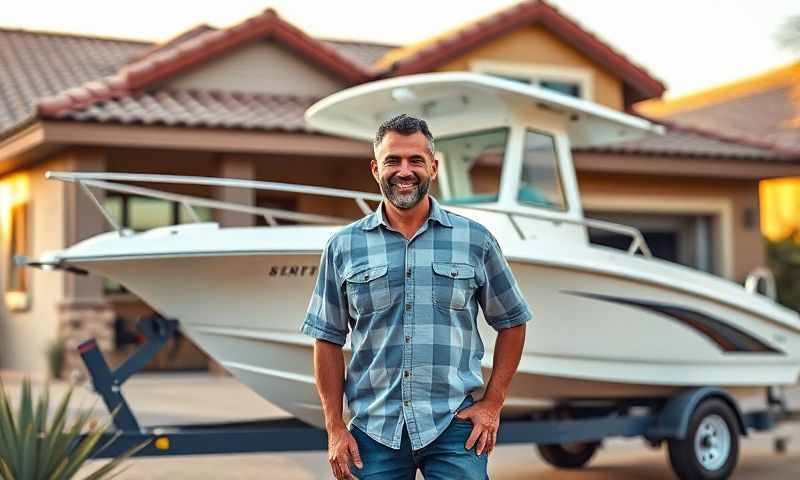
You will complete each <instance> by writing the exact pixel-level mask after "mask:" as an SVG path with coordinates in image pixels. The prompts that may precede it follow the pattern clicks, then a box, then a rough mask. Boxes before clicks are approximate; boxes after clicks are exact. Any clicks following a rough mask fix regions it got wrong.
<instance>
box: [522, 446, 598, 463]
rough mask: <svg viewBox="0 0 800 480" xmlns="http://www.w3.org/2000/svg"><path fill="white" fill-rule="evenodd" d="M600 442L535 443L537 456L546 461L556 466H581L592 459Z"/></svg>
mask: <svg viewBox="0 0 800 480" xmlns="http://www.w3.org/2000/svg"><path fill="white" fill-rule="evenodd" d="M599 446H600V444H599V443H596V442H593V443H570V444H563V445H562V444H560V443H555V444H548V445H545V444H537V445H536V449H537V450H538V451H539V456H540V457H542V460H544V461H545V462H546V463H548V464H550V465H552V466H554V467H557V468H570V469H576V468H582V467H584V466H585V465H586V464H587V463H589V460H591V459H592V457H593V456H594V454H595V452H596V451H597V447H599Z"/></svg>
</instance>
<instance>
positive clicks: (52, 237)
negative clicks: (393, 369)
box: [0, 1, 800, 371]
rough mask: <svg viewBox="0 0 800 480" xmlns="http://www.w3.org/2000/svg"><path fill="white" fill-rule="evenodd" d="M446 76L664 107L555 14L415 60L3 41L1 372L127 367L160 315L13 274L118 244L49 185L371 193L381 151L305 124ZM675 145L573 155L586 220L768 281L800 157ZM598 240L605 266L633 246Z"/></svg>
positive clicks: (162, 212)
mask: <svg viewBox="0 0 800 480" xmlns="http://www.w3.org/2000/svg"><path fill="white" fill-rule="evenodd" d="M453 70H469V71H476V72H483V73H486V74H490V75H498V76H502V77H507V78H511V79H514V80H517V81H520V82H525V83H531V84H538V85H540V86H542V87H545V88H550V89H554V90H557V91H559V92H561V93H563V94H566V95H573V96H577V97H580V98H584V99H587V100H591V101H594V102H597V103H600V104H602V105H605V106H607V107H610V108H613V109H617V110H621V111H629V110H631V108H632V106H633V105H634V104H635V103H637V102H640V101H643V100H648V99H658V98H660V97H661V96H662V94H663V93H664V90H665V86H664V85H663V83H662V82H661V81H659V80H658V79H656V78H654V77H653V76H652V75H651V74H650V73H648V72H647V70H646V69H645V68H644V67H642V66H640V65H638V64H636V63H634V62H633V61H632V60H631V59H629V58H627V57H626V56H625V55H623V54H621V53H620V52H619V51H617V50H615V49H614V48H613V47H611V46H610V45H608V44H607V43H606V42H604V41H603V40H601V39H600V38H599V37H598V36H597V35H595V34H594V33H591V32H589V31H587V30H586V29H585V28H583V27H582V26H580V25H579V24H578V23H577V22H576V21H575V20H573V19H570V18H568V17H567V16H566V15H564V14H563V13H561V12H560V11H558V10H557V9H556V8H554V7H552V6H551V5H549V4H548V3H546V2H544V1H527V2H523V3H520V4H518V5H516V6H513V7H511V8H509V9H506V10H503V11H501V12H498V13H496V14H493V15H490V16H488V17H486V18H483V19H480V20H478V21H475V22H471V23H469V24H467V25H464V26H461V27H458V28H455V29H453V30H450V31H448V32H446V33H444V34H442V35H439V36H437V37H434V38H432V39H428V40H425V41H423V42H420V43H417V44H413V45H408V46H387V45H373V44H367V43H360V42H346V41H332V40H324V39H319V38H313V37H311V36H309V35H307V34H306V33H304V32H303V31H302V30H301V29H300V28H298V27H297V26H295V25H292V24H290V23H288V22H286V21H285V20H283V19H282V18H281V17H280V16H279V15H278V14H277V13H276V12H275V11H273V10H270V9H268V10H266V11H264V12H262V13H260V14H258V15H256V16H254V17H252V18H249V19H247V20H245V21H243V22H241V23H239V24H237V25H234V26H231V27H228V28H215V27H211V26H207V25H202V26H199V27H196V28H194V29H192V30H190V31H187V32H185V33H182V34H180V35H178V36H177V37H175V38H174V39H172V40H170V41H168V42H165V43H163V44H156V45H153V44H148V43H142V42H131V41H124V40H116V39H104V38H95V37H86V36H76V35H63V34H54V33H46V32H29V31H21V30H7V29H6V30H0V102H2V105H3V106H2V109H0V208H1V209H2V210H1V211H0V215H1V216H2V219H3V223H2V242H3V244H2V245H3V248H2V253H3V261H2V269H3V272H2V273H3V275H2V278H3V280H4V286H3V289H4V300H5V302H4V303H5V309H6V312H5V314H4V315H2V320H0V368H2V369H26V370H33V371H42V370H43V369H44V368H45V355H44V352H45V350H46V349H47V347H48V345H50V344H51V343H52V342H54V341H64V342H65V343H66V346H67V348H68V349H69V351H74V348H75V346H76V345H77V343H78V342H79V341H80V340H83V339H85V338H86V337H88V336H95V337H97V338H98V340H99V344H100V346H101V349H102V350H104V351H105V352H107V353H109V354H112V355H114V354H116V355H117V356H118V357H119V356H121V355H123V354H124V353H125V351H126V350H125V348H126V347H125V346H124V345H120V344H122V343H124V342H125V341H126V340H128V339H130V338H133V337H134V336H132V335H131V334H130V332H129V328H130V324H131V323H132V322H133V321H134V320H135V319H136V317H138V316H140V315H143V314H146V313H148V312H149V307H148V306H147V305H146V304H144V303H143V302H142V301H141V300H140V299H138V298H137V297H136V296H135V295H133V294H131V293H130V292H126V291H124V289H120V287H119V286H118V285H114V284H112V283H110V282H106V281H103V280H102V279H99V278H93V277H85V276H76V275H71V274H62V273H51V272H41V271H38V270H32V269H25V268H21V267H18V266H15V265H14V264H13V262H12V258H13V257H14V256H15V255H28V256H32V257H36V256H38V255H40V254H41V253H42V252H43V251H46V250H52V249H60V248H63V247H65V246H68V245H71V244H73V243H75V242H77V241H79V240H82V239H85V238H88V237H90V236H92V235H94V234H96V233H99V232H101V231H103V230H106V229H107V225H105V223H104V222H105V219H104V217H103V216H102V215H101V214H100V213H99V212H98V210H97V209H96V208H95V205H93V204H92V202H91V200H90V199H89V198H88V197H87V196H86V195H84V194H83V192H82V191H81V190H80V189H79V188H77V187H76V185H74V184H68V183H61V182H57V181H49V180H45V178H44V173H45V172H46V171H47V170H75V171H106V172H144V173H147V172H157V173H167V174H182V175H201V176H222V177H231V178H242V179H258V180H270V181H278V182H289V183H301V184H309V185H320V186H329V187H336V188H345V189H356V190H362V191H377V185H375V183H374V181H373V180H372V179H371V177H370V175H369V174H368V170H367V169H368V160H369V158H370V156H371V147H370V145H369V144H367V143H364V142H358V141H354V140H349V139H343V138H335V137H331V136H327V135H322V134H320V133H318V132H314V131H313V130H310V129H309V128H307V126H306V125H305V124H304V122H303V112H304V110H305V109H306V108H307V107H308V106H309V105H311V104H312V103H313V102H314V101H316V100H317V99H319V98H321V97H324V96H326V95H328V94H330V93H333V92H336V91H338V90H341V89H343V88H346V87H349V86H352V85H356V84H360V83H364V82H367V81H370V80H373V79H379V78H387V77H392V76H396V75H406V74H413V73H420V72H435V71H453ZM668 126H669V129H668V133H667V134H666V135H665V136H663V137H659V138H649V139H644V140H639V141H633V142H626V143H620V144H614V145H609V146H603V147H592V148H585V149H580V150H576V151H575V152H574V161H575V165H576V170H577V177H578V182H579V188H580V190H581V195H582V199H583V204H584V209H585V211H586V213H587V215H588V216H590V217H594V218H601V219H608V220H613V221H618V222H621V223H627V224H631V225H634V226H636V227H638V228H640V229H641V230H642V231H643V232H644V235H645V238H646V239H647V241H648V242H649V244H650V246H651V249H652V250H653V252H654V254H655V255H657V256H660V257H663V258H666V259H670V260H673V261H676V262H681V263H684V264H686V265H691V266H693V267H696V268H700V269H703V270H707V271H709V272H713V273H715V274H718V275H720V276H723V277H726V278H729V279H731V280H735V281H739V282H741V281H742V280H743V279H744V278H745V276H746V275H747V273H748V272H749V271H750V270H752V269H753V268H756V267H758V266H761V265H762V264H763V263H764V252H763V246H762V237H761V232H760V231H759V197H758V194H759V181H760V180H762V179H765V178H776V177H786V176H792V175H797V174H798V172H800V162H799V161H798V160H800V156H798V155H796V154H794V153H787V152H785V151H783V150H781V149H777V148H771V147H769V146H765V145H762V144H760V143H757V142H753V141H751V140H749V139H745V138H741V137H739V136H736V135H723V134H718V133H711V132H709V131H707V130H706V129H702V128H696V127H691V126H688V127H686V126H682V125H679V124H672V123H670V124H668ZM434 133H435V132H434ZM298 167H300V168H298ZM495 170H496V168H495ZM495 170H492V169H491V168H490V169H482V170H481V171H479V172H476V173H475V175H476V176H477V177H478V178H476V179H475V180H476V181H480V182H481V183H482V184H484V185H488V186H489V188H491V186H492V184H493V182H495V183H496V181H495V179H496V177H497V171H495ZM162 187H163V186H162ZM171 191H174V192H177V193H191V194H197V195H202V196H207V197H210V198H215V199H221V200H226V201H235V202H240V203H243V204H248V205H257V206H264V207H270V206H275V207H281V208H287V209H291V210H295V211H299V212H312V213H318V214H329V215H336V216H349V217H352V218H356V217H357V216H359V212H358V210H357V209H356V208H355V206H352V205H350V202H344V203H341V202H336V201H331V200H329V199H322V200H320V199H318V198H314V197H309V196H306V195H301V194H287V193H279V192H278V193H276V192H263V191H254V190H247V189H234V188H230V187H204V186H187V185H177V186H174V188H172V190H171ZM97 194H98V198H99V199H100V201H101V202H103V204H104V205H105V206H106V207H107V208H108V209H109V210H110V211H111V212H113V213H114V215H115V217H116V221H117V222H119V223H120V224H122V225H124V226H126V227H129V228H133V229H137V230H138V229H146V228H151V227H155V226H158V225H163V224H166V223H171V222H183V221H189V219H187V218H184V213H183V212H182V210H181V209H180V208H178V207H179V206H178V205H177V204H175V203H172V202H169V201H160V200H153V199H144V198H141V197H135V196H125V195H117V194H102V192H97ZM199 213H200V216H201V217H202V218H203V219H213V220H214V221H217V222H219V223H220V224H222V225H225V226H232V225H254V224H259V222H263V220H261V219H259V218H256V217H251V216H246V215H242V214H240V213H235V212H219V211H211V210H203V209H199ZM591 236H592V240H593V241H595V242H597V243H601V244H606V245H610V246H620V245H621V244H622V243H621V242H622V241H623V239H622V238H620V237H617V236H614V235H603V234H602V233H600V232H591ZM287 321H292V320H291V319H287ZM295 321H297V322H298V324H299V322H300V321H301V319H295ZM172 353H174V354H175V355H174V358H173V359H172V360H171V363H169V365H171V366H172V367H176V366H177V367H204V366H205V365H206V363H207V359H206V358H205V357H204V356H203V355H202V354H201V353H200V352H199V351H197V350H196V349H195V348H194V347H193V346H192V345H191V343H190V342H182V343H179V344H176V345H175V350H174V351H173V352H172ZM165 355H167V354H165ZM168 360H169V359H167V358H161V359H159V360H158V361H157V362H156V364H157V365H158V364H165V363H167V362H168ZM70 362H73V363H74V362H75V358H74V355H72V356H71V357H70Z"/></svg>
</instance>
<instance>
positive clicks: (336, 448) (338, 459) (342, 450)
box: [328, 423, 364, 480]
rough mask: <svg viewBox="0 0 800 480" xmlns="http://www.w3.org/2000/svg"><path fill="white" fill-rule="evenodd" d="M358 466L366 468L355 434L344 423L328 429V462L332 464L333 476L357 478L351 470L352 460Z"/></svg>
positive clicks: (342, 479) (340, 478) (339, 478)
mask: <svg viewBox="0 0 800 480" xmlns="http://www.w3.org/2000/svg"><path fill="white" fill-rule="evenodd" d="M351 461H352V463H354V464H355V465H356V467H358V468H364V464H363V463H361V455H360V454H359V453H358V443H356V439H355V438H353V434H352V433H350V431H349V430H347V427H346V426H345V425H344V423H342V424H341V425H340V426H337V427H334V428H330V429H328V462H329V463H330V464H331V470H332V471H333V476H334V477H336V478H337V479H338V480H349V479H351V478H355V477H354V476H353V474H352V473H351V472H350V462H351Z"/></svg>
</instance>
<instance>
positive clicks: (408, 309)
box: [406, 303, 411, 312]
mask: <svg viewBox="0 0 800 480" xmlns="http://www.w3.org/2000/svg"><path fill="white" fill-rule="evenodd" d="M406 311H407V312H410V311H411V304H410V303H406Z"/></svg>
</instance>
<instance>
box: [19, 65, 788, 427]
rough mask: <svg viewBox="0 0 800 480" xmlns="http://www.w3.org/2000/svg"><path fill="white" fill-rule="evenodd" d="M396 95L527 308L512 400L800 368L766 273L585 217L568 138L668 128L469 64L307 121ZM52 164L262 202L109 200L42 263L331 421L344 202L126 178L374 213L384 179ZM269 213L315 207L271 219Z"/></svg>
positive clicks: (647, 388) (659, 388)
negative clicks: (328, 347)
mask: <svg viewBox="0 0 800 480" xmlns="http://www.w3.org/2000/svg"><path fill="white" fill-rule="evenodd" d="M395 112H406V113H410V114H415V115H419V116H421V117H423V118H425V119H427V120H428V122H429V124H430V126H431V130H432V131H433V132H434V134H435V135H436V136H437V143H436V144H437V150H438V153H437V157H438V159H439V161H440V178H439V182H438V183H439V184H438V188H437V191H436V195H437V196H438V198H439V199H440V201H441V202H442V203H443V204H444V206H445V208H447V209H449V210H451V211H453V212H456V213H458V214H460V215H464V216H467V217H470V218H473V219H475V220H477V221H479V222H481V223H482V224H484V225H485V226H486V227H487V228H488V229H489V230H490V231H492V232H493V234H494V235H495V236H496V237H497V239H498V241H499V243H500V245H501V247H502V249H503V251H504V254H505V255H506V257H507V259H508V261H509V263H510V265H511V267H512V269H513V271H514V274H515V276H516V278H517V280H518V282H519V284H520V287H521V289H522V291H523V293H524V295H525V296H526V298H527V300H528V301H529V303H530V306H531V309H532V311H533V314H534V320H533V321H532V322H531V323H529V324H528V334H527V338H526V341H525V348H524V353H523V357H522V360H521V362H520V366H519V370H518V373H517V375H516V376H515V377H514V380H513V382H512V384H511V387H510V392H509V398H508V407H507V408H506V409H505V410H504V412H506V413H513V412H519V411H524V410H526V409H533V408H536V407H537V406H539V405H540V402H541V401H543V400H544V401H550V402H552V401H568V400H580V399H599V398H614V399H619V398H642V397H654V396H666V395H669V394H672V393H675V392H676V391H678V390H681V389H685V388H689V387H696V386H718V387H723V388H725V389H728V390H729V391H731V392H732V393H734V394H743V393H745V392H750V391H752V389H753V388H754V387H759V388H760V387H765V386H773V385H787V384H793V383H795V382H797V380H798V374H799V373H800V318H798V315H797V313H795V312H793V311H791V310H789V309H787V308H784V307H782V306H781V305H779V304H777V303H776V302H775V301H774V300H773V299H771V298H769V297H768V296H765V295H762V294H760V293H758V292H757V288H755V284H756V283H758V282H757V277H755V276H754V277H752V278H751V279H749V281H748V287H747V288H745V287H744V286H741V285H738V284H736V283H734V282H731V281H729V280H726V279H723V278H720V277H717V276H714V275H711V274H708V273H704V272H701V271H697V270H694V269H691V268H688V267H685V266H682V265H678V264H675V263H670V262H667V261H663V260H659V259H656V258H653V257H652V256H651V255H650V252H649V250H648V248H647V245H646V243H645V241H644V239H643V237H642V235H641V234H640V233H639V232H638V231H637V230H636V229H634V228H632V227H628V226H623V225H617V224H612V223H608V222H601V221H596V220H589V219H586V218H584V216H583V211H582V208H581V202H580V196H579V192H578V188H577V182H576V178H575V172H574V168H573V164H572V159H571V156H570V148H571V146H576V145H588V144H598V143H603V142H611V141H618V140H624V139H633V138H637V137H640V136H642V135H651V134H658V133H659V132H660V127H659V126H657V125H654V124H652V123H650V122H648V121H646V120H643V119H641V118H637V117H633V116H630V115H626V114H623V113H620V112H617V111H613V110H610V109H607V108H604V107H601V106H598V105H596V104H593V103H590V102H587V101H583V100H579V99H574V98H570V97H567V96H564V95H560V94H558V93H554V92H549V91H546V90H543V89H540V88H538V87H535V86H529V85H523V84H519V83H515V82H512V81H508V80H503V79H497V78H491V77H488V76H482V75H475V74H467V73H442V74H426V75H417V76H411V77H402V78H396V79H390V80H384V81H378V82H374V83H370V84H365V85H361V86H358V87H354V88H351V89H348V90H345V91H342V92H339V93H336V94H334V95H332V96H330V97H328V98H326V99H324V100H322V101H320V102H319V103H317V104H316V105H314V106H313V107H311V108H310V109H309V111H308V112H307V121H308V123H309V124H310V125H311V126H312V127H314V128H316V129H318V130H320V131H324V132H329V133H333V134H337V135H343V136H349V137H353V138H360V139H364V140H368V139H370V138H371V137H372V135H373V133H374V130H375V128H376V125H377V124H378V123H379V122H380V121H381V120H383V119H384V118H387V117H388V116H389V115H390V114H392V113H395ZM481 172H482V173H481ZM478 173H481V175H478ZM367 174H368V173H367V172H366V170H365V175H367ZM48 175H49V177H50V178H54V179H59V180H64V181H71V182H79V183H81V184H82V185H83V186H84V187H86V188H84V190H85V191H86V192H87V193H89V194H90V195H91V189H93V188H99V189H108V190H116V191H122V192H127V193H132V194H141V195H147V196H152V197H156V198H164V199H169V200H173V201H178V202H180V203H182V204H183V205H184V206H185V207H186V208H187V209H188V210H189V211H191V210H192V207H193V206H207V207H212V208H225V209H231V210H237V211H242V212H249V213H252V214H256V215H263V216H265V218H266V219H267V221H268V222H269V223H270V226H265V227H242V228H221V227H220V226H219V225H217V224H216V223H200V222H198V223H194V224H182V225H174V226H168V227H162V228H156V229H152V230H149V231H145V232H141V233H135V232H130V231H125V230H123V229H120V228H118V227H117V226H116V224H115V222H114V219H113V218H112V217H111V216H110V215H108V214H107V213H106V217H107V218H108V220H109V222H110V223H111V225H112V226H113V227H114V228H113V229H112V230H111V231H109V232H107V233H103V234H100V235H97V236H95V237H93V238H90V239H87V240H85V241H82V242H80V243H78V244H76V245H74V246H72V247H70V248H67V249H65V250H61V251H54V252H48V253H46V254H44V255H42V257H41V258H39V259H38V260H37V261H36V262H32V263H35V264H36V265H39V266H43V267H47V268H60V269H78V270H84V271H88V272H90V273H91V274H93V275H100V276H103V277H106V278H109V279H111V280H114V281H116V282H119V283H121V284H123V285H124V286H125V287H126V288H127V289H128V290H130V291H131V292H134V293H135V294H136V295H138V296H139V297H141V298H142V299H143V300H144V301H145V302H147V303H148V304H149V305H151V306H152V307H153V308H154V309H155V310H157V311H158V312H160V313H161V314H162V315H164V316H165V317H169V318H175V319H178V320H179V321H180V325H181V328H182V331H183V333H184V334H185V335H187V336H188V337H190V338H191V339H192V340H193V341H194V342H195V343H196V344H197V345H198V346H199V347H200V348H202V349H203V350H204V351H206V352H207V353H208V354H209V355H210V356H211V357H213V358H214V359H215V360H217V361H218V362H219V363H221V364H222V365H223V366H224V367H225V368H227V369H228V370H229V371H230V372H231V373H232V374H233V375H235V376H236V377H237V378H238V379H239V380H241V381H242V382H243V383H245V384H247V385H248V386H250V387H251V388H252V389H253V390H255V391H256V392H258V393H259V394H260V395H262V396H263V397H264V398H266V399H268V400H269V401H270V402H272V403H274V404H277V405H278V406H280V407H281V408H283V409H284V410H286V411H287V412H289V413H290V414H292V415H294V416H296V417H298V418H300V419H302V420H304V421H306V422H308V423H311V424H313V425H317V426H322V412H321V408H320V404H319V398H318V396H317V392H316V390H315V385H314V377H313V367H312V342H313V340H312V339H311V338H308V337H306V336H304V335H302V334H300V333H299V328H300V325H301V323H302V321H303V318H304V314H305V311H306V307H307V305H308V302H309V298H310V295H311V292H312V289H313V285H314V281H315V277H316V272H317V268H318V263H319V258H320V252H321V250H322V248H323V246H324V244H325V242H326V240H327V239H328V238H329V237H330V236H331V235H332V234H333V233H334V232H335V231H337V229H339V228H341V224H342V223H344V220H341V219H336V218H330V217H325V216H319V215H310V214H299V213H294V212H284V211H278V210H271V209H263V208H256V207H251V206H242V205H235V204H230V203H224V202H219V201H213V200H208V199H200V198H197V197H189V196H185V195H177V194H169V193H164V192H161V191H158V190H153V189H146V188H142V187H138V186H132V185H129V184H128V183H130V182H137V183H138V182H148V183H195V184H206V185H217V186H227V187H241V188H255V189H268V190H281V191H288V192H298V193H304V194H317V195H328V196H332V197H338V198H349V199H352V200H353V201H355V202H356V203H357V204H358V205H359V206H360V207H361V208H362V210H363V211H364V213H368V212H369V211H370V208H374V206H375V205H376V202H377V201H379V200H380V196H378V195H375V194H371V193H360V192H351V191H343V190H334V189H328V188H320V187H309V186H299V185H287V184H276V183H269V182H258V181H248V180H234V179H219V178H206V177H183V176H168V175H140V174H126V173H71V172H50V173H49V174H48ZM487 179H488V180H487ZM126 182H128V183H126ZM97 205H98V206H100V204H99V203H97ZM275 219H290V220H293V221H297V222H304V223H307V224H305V225H294V226H277V225H274V224H275ZM320 224H321V225H320ZM588 228H599V229H605V230H610V231H612V232H615V233H618V234H624V235H628V236H629V237H630V238H631V245H630V248H629V250H628V251H623V250H616V249H611V248H607V247H602V246H598V245H593V244H590V242H589V240H588V234H587V229H588ZM478 324H479V329H480V333H481V336H482V337H483V340H484V344H485V346H486V355H485V357H484V359H483V367H484V374H488V372H489V371H490V370H491V367H492V363H491V362H492V350H493V345H494V340H495V338H496V337H495V332H494V331H493V330H492V329H491V328H489V327H488V326H487V325H486V323H485V322H484V321H483V319H482V318H479V321H478ZM345 351H347V347H346V348H345ZM487 378H488V377H487Z"/></svg>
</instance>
